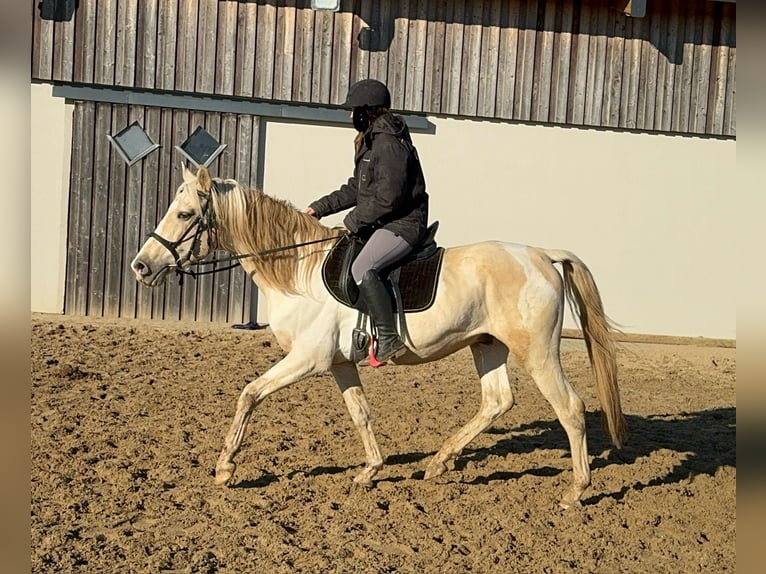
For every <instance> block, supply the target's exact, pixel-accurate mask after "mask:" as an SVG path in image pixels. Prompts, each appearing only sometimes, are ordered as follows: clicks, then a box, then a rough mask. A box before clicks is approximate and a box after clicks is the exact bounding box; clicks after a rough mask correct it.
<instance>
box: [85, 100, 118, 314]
mask: <svg viewBox="0 0 766 574" xmlns="http://www.w3.org/2000/svg"><path fill="white" fill-rule="evenodd" d="M94 126H95V133H94V135H93V140H92V143H91V146H92V147H91V148H90V149H91V153H92V154H93V165H94V173H93V189H92V193H91V206H90V210H89V215H90V222H89V225H90V229H91V233H90V250H89V265H88V280H87V283H86V284H85V287H86V289H87V293H88V305H87V308H86V312H87V313H88V314H94V315H101V314H103V312H104V284H105V277H106V253H105V251H106V245H107V244H106V242H107V231H108V227H109V225H108V211H109V182H110V176H111V174H110V168H111V164H112V162H111V153H112V150H111V148H110V146H108V145H103V140H106V134H109V133H112V106H111V105H109V104H96V112H95V120H94Z"/></svg>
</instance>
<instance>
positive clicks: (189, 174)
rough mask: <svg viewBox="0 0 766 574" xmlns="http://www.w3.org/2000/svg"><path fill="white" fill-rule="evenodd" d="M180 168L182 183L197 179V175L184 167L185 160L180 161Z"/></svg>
mask: <svg viewBox="0 0 766 574" xmlns="http://www.w3.org/2000/svg"><path fill="white" fill-rule="evenodd" d="M181 170H182V171H183V177H184V183H186V184H190V183H193V182H194V180H195V179H197V177H196V176H195V175H194V174H193V173H192V172H191V171H189V168H188V167H186V162H185V161H182V162H181Z"/></svg>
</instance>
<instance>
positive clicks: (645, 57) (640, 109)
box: [631, 18, 652, 129]
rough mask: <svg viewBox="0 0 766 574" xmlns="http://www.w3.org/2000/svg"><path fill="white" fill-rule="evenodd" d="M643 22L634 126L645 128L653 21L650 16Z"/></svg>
mask: <svg viewBox="0 0 766 574" xmlns="http://www.w3.org/2000/svg"><path fill="white" fill-rule="evenodd" d="M642 20H643V21H642V22H641V63H640V65H639V67H638V85H637V93H636V123H635V125H634V126H631V127H636V128H639V129H643V128H644V127H645V126H644V121H645V119H646V114H645V108H646V105H647V99H648V98H649V94H648V93H647V90H646V87H647V86H648V85H649V79H648V75H649V65H650V62H649V50H648V49H647V48H649V33H650V30H651V26H652V22H651V21H650V20H649V19H648V18H642Z"/></svg>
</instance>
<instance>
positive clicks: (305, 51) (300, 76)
mask: <svg viewBox="0 0 766 574" xmlns="http://www.w3.org/2000/svg"><path fill="white" fill-rule="evenodd" d="M313 56H314V11H313V10H310V9H302V10H298V17H297V19H296V22H295V66H294V74H295V75H294V76H293V97H292V99H294V100H297V101H299V102H310V101H311V81H312V68H313V65H314V58H313Z"/></svg>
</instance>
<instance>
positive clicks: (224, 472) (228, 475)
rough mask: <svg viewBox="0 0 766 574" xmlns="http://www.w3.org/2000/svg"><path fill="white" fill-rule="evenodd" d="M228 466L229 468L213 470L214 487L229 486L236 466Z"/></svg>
mask: <svg viewBox="0 0 766 574" xmlns="http://www.w3.org/2000/svg"><path fill="white" fill-rule="evenodd" d="M227 466H229V465H227ZM230 466H231V468H217V469H216V470H215V484H216V486H229V485H230V484H231V479H232V478H233V477H234V469H235V468H236V466H234V465H233V464H232V465H230Z"/></svg>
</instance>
